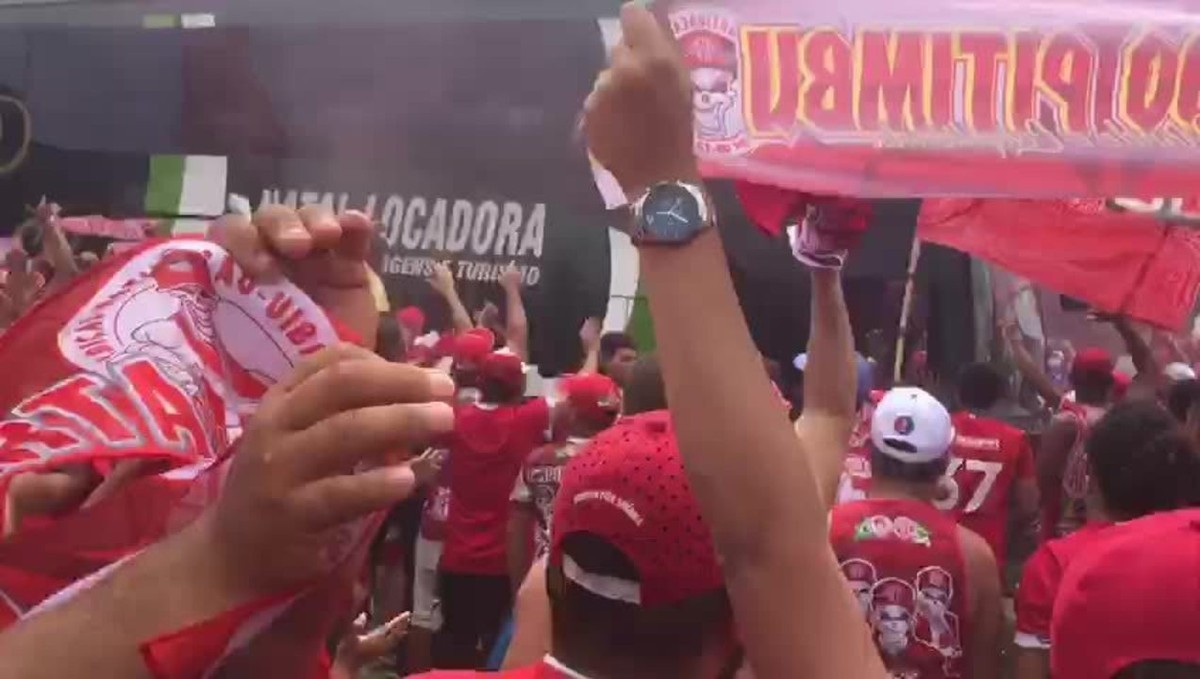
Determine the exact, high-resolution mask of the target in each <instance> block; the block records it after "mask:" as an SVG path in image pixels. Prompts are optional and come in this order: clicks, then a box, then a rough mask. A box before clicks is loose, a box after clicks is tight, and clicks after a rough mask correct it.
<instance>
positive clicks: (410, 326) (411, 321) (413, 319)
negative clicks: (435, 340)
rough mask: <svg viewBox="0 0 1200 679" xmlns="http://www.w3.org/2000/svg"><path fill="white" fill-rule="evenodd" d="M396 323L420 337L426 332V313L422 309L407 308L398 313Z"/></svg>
mask: <svg viewBox="0 0 1200 679" xmlns="http://www.w3.org/2000/svg"><path fill="white" fill-rule="evenodd" d="M396 322H397V323H399V324H400V327H402V328H405V329H407V330H408V331H409V332H412V333H414V334H417V335H420V334H421V333H423V332H425V312H424V311H421V309H420V307H415V306H406V307H404V308H403V309H401V310H399V311H397V312H396Z"/></svg>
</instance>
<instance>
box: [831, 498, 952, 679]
mask: <svg viewBox="0 0 1200 679" xmlns="http://www.w3.org/2000/svg"><path fill="white" fill-rule="evenodd" d="M958 530H959V529H958V526H957V525H955V523H954V522H953V521H952V520H950V518H948V517H947V516H946V515H945V514H943V513H942V512H939V511H938V510H937V509H935V508H934V507H933V506H932V505H929V504H927V503H924V502H920V501H917V500H890V499H889V500H862V501H859V502H851V503H847V504H843V505H839V506H837V507H834V509H833V512H832V514H831V515H830V527H829V537H830V542H831V543H832V545H833V551H834V553H835V554H837V558H838V562H839V564H840V565H841V569H842V574H843V575H844V576H845V578H846V581H847V583H848V584H849V585H850V588H851V590H852V591H853V592H854V594H855V597H856V598H857V599H858V602H859V606H861V607H862V610H863V614H864V615H865V616H866V618H867V622H868V624H869V625H870V626H871V632H872V636H873V637H874V639H875V645H876V647H877V648H878V649H879V653H880V656H881V657H882V658H883V661H884V665H885V666H886V667H887V669H888V671H889V672H890V673H891V676H893V677H905V678H910V677H911V678H912V679H918V678H919V679H949V678H950V677H960V676H963V673H964V671H966V668H967V662H968V661H967V658H968V654H969V652H970V640H971V632H970V620H969V619H968V605H967V597H968V594H967V592H968V585H967V573H966V566H965V564H964V562H963V557H962V551H961V548H960V546H959V539H958Z"/></svg>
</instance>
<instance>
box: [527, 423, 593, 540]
mask: <svg viewBox="0 0 1200 679" xmlns="http://www.w3.org/2000/svg"><path fill="white" fill-rule="evenodd" d="M583 443H586V441H567V442H565V443H553V444H550V445H546V446H542V447H541V448H538V449H537V450H535V451H534V452H533V453H532V454H531V455H530V456H529V459H528V460H527V461H526V462H525V466H524V467H522V468H521V476H520V479H519V482H518V487H519V488H523V494H524V498H525V501H526V502H530V503H532V504H533V506H534V509H535V511H536V513H537V523H538V527H537V528H538V529H537V533H536V535H535V540H536V548H537V549H536V555H537V556H538V557H541V556H543V555H544V554H546V553H547V552H548V551H549V549H550V526H551V523H552V522H553V520H554V499H555V498H556V497H558V489H559V488H560V487H561V486H562V472H563V467H564V466H566V464H567V462H568V461H570V459H571V458H572V457H574V456H575V455H576V454H577V453H578V452H579V451H580V449H581V448H582V444H583Z"/></svg>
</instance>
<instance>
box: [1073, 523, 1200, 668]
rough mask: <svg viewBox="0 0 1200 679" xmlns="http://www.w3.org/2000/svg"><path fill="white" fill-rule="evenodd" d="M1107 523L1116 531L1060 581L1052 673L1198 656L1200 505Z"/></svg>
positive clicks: (1191, 659)
mask: <svg viewBox="0 0 1200 679" xmlns="http://www.w3.org/2000/svg"><path fill="white" fill-rule="evenodd" d="M1109 530H1114V531H1117V532H1116V533H1113V534H1110V536H1109V537H1108V538H1106V539H1105V540H1103V541H1101V542H1099V543H1098V544H1096V545H1094V546H1093V547H1091V548H1090V549H1089V550H1087V551H1086V552H1084V553H1083V554H1081V555H1080V556H1079V557H1078V558H1077V559H1076V560H1075V561H1074V562H1073V563H1072V564H1071V567H1070V568H1069V569H1067V572H1066V575H1065V576H1064V577H1063V580H1062V584H1061V585H1060V587H1059V593H1058V598H1057V599H1056V600H1055V604H1054V618H1053V621H1052V622H1051V628H1050V639H1051V647H1050V664H1051V668H1052V670H1053V672H1052V673H1053V674H1054V676H1055V678H1056V679H1108V678H1109V677H1111V676H1113V674H1115V673H1117V672H1119V671H1120V670H1122V669H1124V668H1126V667H1128V666H1129V665H1132V664H1133V663H1136V662H1140V661H1145V660H1166V661H1176V662H1192V663H1200V641H1198V640H1200V606H1198V605H1197V603H1196V602H1198V601H1200V510H1197V509H1184V510H1180V511H1175V512H1164V513H1160V514H1152V515H1150V516H1147V517H1144V518H1141V519H1138V520H1136V521H1131V522H1129V523H1125V524H1121V525H1119V526H1114V527H1113V528H1111V529H1109ZM1114 623H1117V624H1114Z"/></svg>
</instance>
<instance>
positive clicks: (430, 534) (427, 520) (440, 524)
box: [421, 452, 450, 542]
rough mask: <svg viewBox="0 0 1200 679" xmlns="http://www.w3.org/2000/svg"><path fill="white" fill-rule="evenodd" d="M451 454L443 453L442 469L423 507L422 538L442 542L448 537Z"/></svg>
mask: <svg viewBox="0 0 1200 679" xmlns="http://www.w3.org/2000/svg"><path fill="white" fill-rule="evenodd" d="M449 468H450V454H449V453H448V452H443V453H442V468H441V470H440V471H438V475H437V477H436V478H435V479H434V480H433V483H431V484H430V485H429V492H428V493H427V494H426V496H425V504H423V505H422V506H421V537H423V538H425V539H426V540H433V541H434V542H441V541H442V540H444V539H445V537H446V518H447V517H448V516H449V515H450V484H449V482H448V481H447V479H448V478H449V476H450V474H449V472H448V471H447V470H448V469H449Z"/></svg>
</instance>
